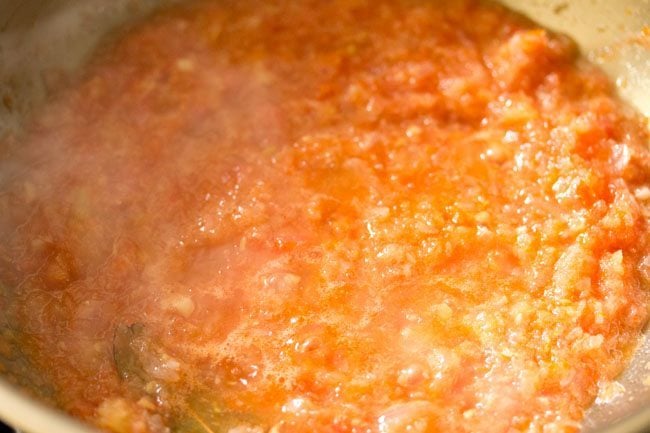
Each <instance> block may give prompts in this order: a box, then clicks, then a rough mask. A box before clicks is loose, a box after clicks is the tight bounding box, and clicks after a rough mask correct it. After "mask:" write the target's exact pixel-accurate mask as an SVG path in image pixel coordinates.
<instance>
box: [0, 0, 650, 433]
mask: <svg viewBox="0 0 650 433" xmlns="http://www.w3.org/2000/svg"><path fill="white" fill-rule="evenodd" d="M647 143H648V135H647V131H646V126H645V120H644V119H642V118H641V117H640V116H639V115H637V114H636V113H635V112H634V111H632V110H631V109H630V108H628V107H626V106H625V105H624V104H623V103H621V102H619V101H618V100H617V98H616V96H615V95H614V90H613V88H612V86H611V84H610V83H609V82H608V81H607V79H606V78H605V76H604V75H603V74H602V73H601V72H600V71H598V70H597V69H596V68H595V67H594V66H592V65H590V64H588V63H587V62H586V61H584V60H582V59H581V58H580V57H579V55H578V53H577V50H576V48H575V46H574V44H573V43H572V41H570V40H569V39H568V38H566V37H563V36H560V35H556V34H553V33H551V32H549V31H546V30H544V29H541V28H539V27H536V26H535V25H534V24H532V23H530V22H528V21H527V20H525V19H523V18H521V17H520V16H518V15H515V14H513V13H511V12H508V11H507V10H505V9H503V8H501V7H499V6H496V5H491V4H482V3H477V2H473V1H453V2H452V1H449V2H441V1H438V2H436V1H431V2H427V1H418V0H396V1H384V0H379V1H370V0H351V1H347V0H346V1H339V0H334V1H328V2H322V1H307V0H300V1H288V0H287V1H285V0H278V1H275V2H263V1H251V0H242V1H232V2H231V1H223V2H203V3H194V4H190V5H185V6H181V7H177V8H176V9H173V10H169V11H164V12H160V13H157V14H156V15H154V16H152V17H150V18H149V19H147V20H146V21H145V22H143V23H141V24H138V25H137V26H134V27H132V28H130V29H127V30H124V31H122V32H121V33H120V34H119V35H118V36H116V37H115V38H114V40H113V41H111V43H110V44H109V43H107V44H105V46H104V47H103V48H102V49H100V50H99V52H98V54H97V55H96V57H95V58H94V60H93V61H92V62H91V64H90V65H89V66H88V68H87V69H86V71H85V73H84V76H83V78H82V79H81V80H80V81H79V82H77V83H76V84H75V85H74V86H72V87H70V88H69V89H67V90H65V91H63V92H61V93H60V94H59V95H58V96H57V97H56V98H54V99H53V100H52V101H51V102H50V103H48V105H47V106H46V107H45V108H44V109H43V110H41V111H40V113H39V114H38V115H37V116H35V120H33V122H32V124H31V126H30V127H29V128H28V130H27V132H26V133H25V134H24V136H22V137H20V139H16V140H15V141H14V142H9V143H7V144H6V145H5V146H4V148H3V158H2V162H1V163H0V164H1V167H0V172H2V173H3V177H2V180H3V183H2V187H1V188H2V192H1V194H0V236H1V238H2V239H3V240H2V243H1V244H0V311H2V314H1V316H0V328H1V333H0V335H1V336H2V338H1V339H0V359H1V360H2V361H3V362H2V364H0V365H2V368H3V369H5V370H8V371H9V372H13V373H14V375H15V376H17V377H21V379H20V381H22V383H24V384H26V385H31V386H34V387H38V388H39V389H40V390H41V391H40V392H41V394H43V397H45V398H47V399H49V400H50V401H51V402H52V403H53V404H56V405H57V406H58V407H60V408H63V409H64V410H66V411H69V412H71V413H72V414H74V415H76V416H78V417H81V418H83V419H86V420H89V421H90V422H92V423H94V424H96V425H98V426H100V427H102V428H104V429H107V430H110V431H114V432H117V433H127V432H134V433H145V432H149V433H164V432H168V431H172V432H181V433H194V432H196V433H217V432H228V433H262V432H267V431H270V432H271V433H303V432H304V433H307V432H317V433H321V432H322V433H334V432H340V433H343V432H349V433H362V432H363V433H407V432H412V433H425V432H427V433H428V432H487V433H497V432H503V433H505V432H519V431H521V432H542V431H543V432H572V431H576V430H577V429H579V426H580V420H581V418H582V417H583V413H584V411H585V409H586V408H587V407H588V406H589V405H590V404H591V403H592V401H593V399H594V397H595V396H596V394H597V392H598V388H599V386H601V385H602V384H604V383H606V382H607V381H609V380H611V379H612V378H613V377H615V376H616V375H617V374H618V373H619V372H620V371H621V370H622V369H623V368H624V363H625V361H626V359H628V358H629V355H630V352H631V350H632V349H633V347H634V345H635V342H636V341H637V339H638V337H639V335H640V331H641V329H642V326H643V324H644V323H645V321H646V316H647V311H648V310H647V301H648V292H647V290H646V287H647V284H648V278H649V277H650V258H649V257H648V255H647V254H648V252H649V249H648V235H647V233H648V229H647V215H648V208H647V203H648V200H650V183H649V180H650V159H649V155H648V150H647ZM28 371H37V372H39V373H38V374H34V373H28ZM17 380H18V379H17Z"/></svg>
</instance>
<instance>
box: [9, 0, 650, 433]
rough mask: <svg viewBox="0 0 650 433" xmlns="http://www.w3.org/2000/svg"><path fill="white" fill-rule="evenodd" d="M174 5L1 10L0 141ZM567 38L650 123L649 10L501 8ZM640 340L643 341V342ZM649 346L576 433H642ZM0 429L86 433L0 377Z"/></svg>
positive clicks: (583, 5)
mask: <svg viewBox="0 0 650 433" xmlns="http://www.w3.org/2000/svg"><path fill="white" fill-rule="evenodd" d="M171 1H173V0H49V1H46V2H43V1H42V0H0V136H2V135H3V134H5V133H11V132H12V131H16V130H19V126H20V121H21V119H22V118H24V117H25V116H26V115H28V114H29V112H30V111H31V110H32V109H33V108H34V107H37V106H38V105H39V104H40V103H42V102H43V101H44V100H45V99H46V97H47V93H48V90H49V89H51V88H52V87H56V86H57V83H58V82H61V81H65V80H68V79H74V76H75V73H76V71H78V69H79V67H80V66H81V65H82V64H83V62H84V60H85V59H86V58H87V57H88V55H89V53H90V52H91V51H92V49H93V47H95V46H96V44H97V43H98V42H99V41H100V40H101V38H102V37H103V36H104V35H105V34H106V33H107V32H109V31H110V30H111V29H113V28H115V27H116V26H118V25H120V24H122V23H125V22H127V21H129V20H133V19H136V18H138V17H141V16H143V15H145V14H147V13H148V12H149V11H150V10H152V9H154V8H156V7H158V6H160V5H162V4H165V3H170V2H171ZM501 2H502V3H504V4H506V5H508V6H509V7H511V8H513V9H515V10H518V11H521V12H522V13H524V14H526V15H528V16H529V17H531V18H532V19H534V20H535V21H537V22H539V23H541V24H543V25H545V26H547V27H549V28H551V29H554V30H557V31H561V32H564V33H567V34H569V35H570V36H572V37H573V38H574V39H575V40H576V41H577V42H578V44H579V45H580V47H581V49H582V51H583V54H584V55H585V56H586V57H587V58H589V59H590V60H591V61H593V62H595V63H597V64H599V65H600V66H601V67H602V68H603V69H604V70H605V71H606V72H607V73H608V74H609V75H610V76H611V77H612V79H613V80H614V81H615V82H616V84H617V86H618V88H619V92H620V94H621V96H622V97H623V98H625V99H626V100H628V101H629V102H631V103H632V104H633V105H635V106H636V107H637V108H638V109H639V110H640V111H641V112H643V113H644V114H645V115H646V116H649V115H650V27H648V26H650V0H619V1H611V0H572V1H559V0H524V1H518V0H502V1H501ZM0 314H1V312H0ZM646 333H647V332H646ZM644 381H645V382H648V381H650V339H646V340H644V341H643V342H642V343H641V344H640V347H639V348H638V350H637V352H636V354H635V356H634V358H633V360H632V362H631V364H630V367H629V368H628V369H627V371H626V372H625V373H624V374H623V375H622V376H621V378H620V379H619V382H620V384H622V386H623V387H624V389H625V390H624V391H623V392H621V393H620V394H618V395H617V396H616V397H614V398H613V399H611V401H609V402H607V403H600V404H595V405H594V407H592V408H591V409H590V410H589V412H588V414H587V418H586V420H585V422H584V427H583V432H584V433H593V432H602V433H634V432H643V431H650V386H647V385H644V384H643V382H644ZM0 419H3V420H5V421H6V422H8V423H9V424H12V425H14V426H15V427H16V428H20V429H22V430H24V431H25V432H26V433H89V432H93V431H95V430H93V429H92V428H89V427H87V426H85V425H82V424H81V423H79V422H78V421H76V420H73V419H72V418H70V417H68V416H66V415H64V414H62V413H59V412H57V411H55V410H52V409H50V408H47V407H45V406H44V405H43V404H41V403H38V402H36V401H34V400H32V399H31V398H29V397H27V396H26V395H23V394H22V393H21V392H19V391H17V390H16V389H15V388H14V387H13V386H11V385H10V384H9V383H8V382H7V381H5V380H4V379H2V377H1V375H0Z"/></svg>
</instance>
